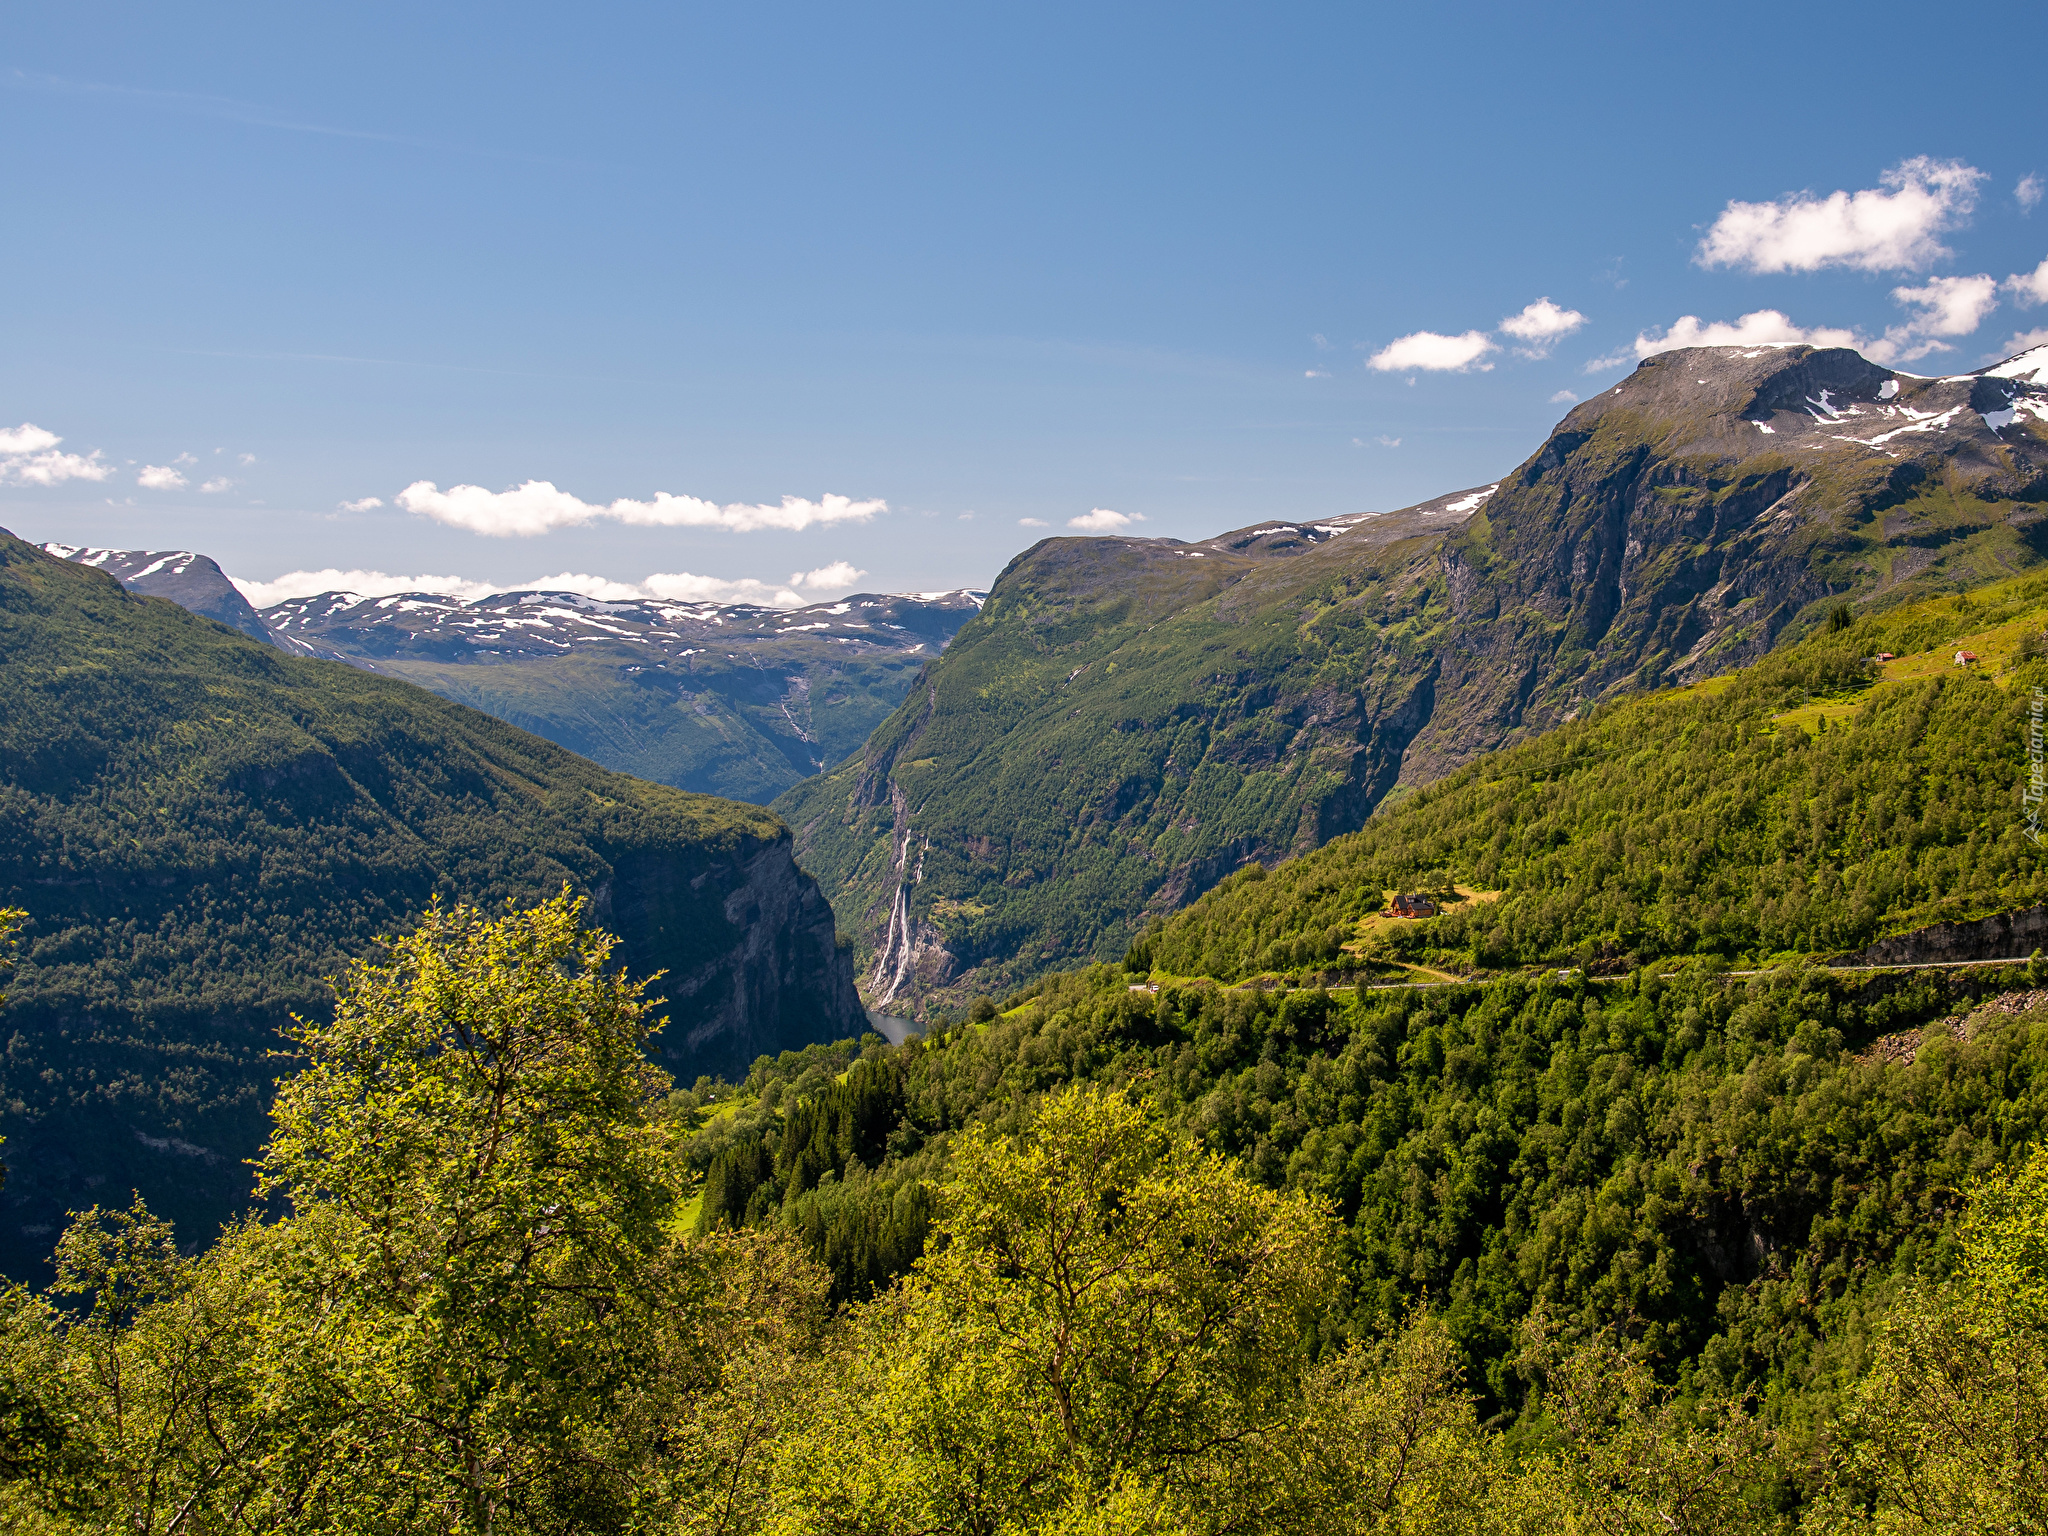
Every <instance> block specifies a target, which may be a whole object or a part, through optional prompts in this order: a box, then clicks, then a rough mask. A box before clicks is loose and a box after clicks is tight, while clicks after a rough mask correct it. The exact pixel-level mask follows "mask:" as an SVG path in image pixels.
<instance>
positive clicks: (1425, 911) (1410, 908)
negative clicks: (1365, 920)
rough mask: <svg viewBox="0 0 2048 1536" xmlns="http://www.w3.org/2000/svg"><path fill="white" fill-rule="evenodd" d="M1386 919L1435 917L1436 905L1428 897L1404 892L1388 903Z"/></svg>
mask: <svg viewBox="0 0 2048 1536" xmlns="http://www.w3.org/2000/svg"><path fill="white" fill-rule="evenodd" d="M1382 915H1383V916H1386V917H1435V916H1436V903H1435V902H1433V901H1431V900H1430V899H1429V898H1428V897H1427V896H1413V895H1410V894H1409V893H1408V892H1406V891H1403V892H1402V893H1401V894H1400V895H1398V896H1396V897H1395V898H1394V899H1393V900H1392V901H1390V902H1388V903H1387V910H1386V911H1385V913H1383V914H1382Z"/></svg>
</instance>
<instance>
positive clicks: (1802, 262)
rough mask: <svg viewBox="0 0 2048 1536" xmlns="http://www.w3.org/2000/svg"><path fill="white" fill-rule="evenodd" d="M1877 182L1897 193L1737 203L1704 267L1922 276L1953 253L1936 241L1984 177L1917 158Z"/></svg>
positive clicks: (1970, 204)
mask: <svg viewBox="0 0 2048 1536" xmlns="http://www.w3.org/2000/svg"><path fill="white" fill-rule="evenodd" d="M1878 179H1879V180H1880V181H1881V182H1882V183H1883V184H1884V186H1886V187H1888V188H1890V189H1891V190H1889V191H1879V190H1877V189H1875V188H1871V189H1868V190H1865V191H1862V192H1833V193H1830V194H1829V195H1828V196H1827V197H1825V198H1816V197H1814V196H1813V195H1812V194H1811V193H1808V192H1801V193H1799V194H1797V195H1796V196H1794V197H1790V198H1787V199H1786V200H1785V201H1783V202H1775V203H1740V202H1731V203H1729V205H1728V206H1727V207H1726V208H1724V209H1722V210H1721V216H1720V217H1719V218H1717V219H1716V220H1714V224H1713V227H1712V228H1711V229H1709V230H1708V231H1707V236H1706V238H1705V239H1704V240H1702V241H1701V242H1700V250H1699V257H1698V260H1699V263H1700V265H1701V266H1704V267H1718V266H1734V267H1743V268H1746V269H1747V270H1749V271H1751V272H1813V271H1817V270H1819V269H1820V268H1822V267H1855V268H1858V269H1859V270H1861V271H1865V272H1889V271H1908V272H1911V271H1917V270H1919V269H1920V268H1922V267H1925V266H1927V265H1928V264H1929V263H1930V262H1933V261H1937V260H1939V259H1941V258H1942V257H1944V256H1947V255H1948V254H1949V253H1948V251H1947V249H1946V248H1945V247H1944V246H1943V245H1942V244H1941V242H1940V241H1939V240H1937V239H1936V238H1935V237H1936V236H1937V235H1939V234H1940V233H1941V232H1942V231H1944V230H1947V229H1952V228H1954V227H1955V226H1956V225H1957V224H1959V223H1960V222H1961V221H1962V220H1963V219H1964V218H1965V217H1967V216H1968V215H1969V213H1970V210H1971V209H1973V208H1974V207H1976V205H1977V183H1978V182H1980V181H1982V180H1983V179H1984V173H1983V172H1982V171H1980V170H1978V169H1977V168H1976V167H1975V166H1970V165H1965V164H1963V162H1962V161H1960V160H1936V159H1933V158H1931V157H1930V156H1927V155H1918V156H1915V157H1914V158H1913V159H1911V160H1907V161H1903V162H1902V163H1900V164H1898V165H1895V166H1893V167H1892V168H1891V169H1890V170H1888V171H1886V172H1885V173H1884V175H1883V176H1881V177H1880V178H1878Z"/></svg>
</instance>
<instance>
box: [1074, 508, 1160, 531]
mask: <svg viewBox="0 0 2048 1536" xmlns="http://www.w3.org/2000/svg"><path fill="white" fill-rule="evenodd" d="M1143 521H1145V514H1144V513H1142V512H1131V513H1124V512H1112V511H1110V510H1109V509H1108V508H1107V507H1097V508H1096V509H1095V510H1094V511H1092V512H1088V513H1085V514H1084V515H1082V516H1080V517H1070V518H1068V519H1067V526H1068V527H1069V528H1078V529H1080V530H1081V531H1082V532H1083V533H1115V532H1116V531H1117V530H1118V529H1119V528H1128V527H1130V526H1131V524H1133V523H1142V522H1143Z"/></svg>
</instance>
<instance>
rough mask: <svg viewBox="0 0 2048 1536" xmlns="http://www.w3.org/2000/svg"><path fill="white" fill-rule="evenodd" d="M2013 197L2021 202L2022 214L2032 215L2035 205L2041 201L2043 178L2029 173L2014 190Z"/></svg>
mask: <svg viewBox="0 0 2048 1536" xmlns="http://www.w3.org/2000/svg"><path fill="white" fill-rule="evenodd" d="M2012 195H2013V196H2014V197H2015V198H2017V199H2018V200H2019V205H2020V212H2021V213H2032V212H2033V211H2034V204H2036V203H2038V202H2040V201H2041V178H2040V177H2039V176H2036V175H2035V174H2034V173H2033V172H2032V171H2029V172H2028V173H2027V174H2026V175H2024V176H2022V177H2021V178H2020V184H2019V185H2018V186H2016V187H2014V188H2013V189H2012Z"/></svg>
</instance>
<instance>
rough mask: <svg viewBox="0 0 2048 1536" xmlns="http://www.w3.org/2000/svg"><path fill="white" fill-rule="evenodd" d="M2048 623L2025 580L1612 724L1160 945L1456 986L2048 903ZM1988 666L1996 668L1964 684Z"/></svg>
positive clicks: (1380, 825) (1779, 660)
mask: <svg viewBox="0 0 2048 1536" xmlns="http://www.w3.org/2000/svg"><path fill="white" fill-rule="evenodd" d="M2044 629H2048V581H2044V580H2042V579H2040V578H2027V579H2022V580H2020V581H2016V582H2008V583H2004V584H2000V585H1997V586H1993V587H1990V588H1984V589H1979V590H1977V591H1976V592H1974V593H1971V594H1968V595H1964V596H1959V597H1952V598H1942V599H1938V600H1932V601H1928V602H1924V603H1919V604H1909V605H1906V606H1904V607H1901V608H1899V609H1896V610H1893V611H1892V612H1891V613H1889V614H1886V615H1883V616H1880V617H1875V618H1868V619H1864V620H1861V621H1857V622H1854V623H1851V624H1849V625H1848V627H1846V628H1843V629H1838V630H1828V631H1824V632H1822V633H1820V634H1817V635H1815V636H1814V637H1812V638H1810V639H1808V640H1807V641H1805V642H1804V643H1802V644H1800V645H1798V646H1795V647H1792V648H1790V649H1788V650H1785V651H1782V652H1779V653H1776V654H1774V655H1772V656H1770V657H1768V658H1766V659H1765V660H1764V661H1762V662H1759V663H1758V664H1756V665H1754V666H1752V667H1748V668H1745V669H1743V670H1741V671H1739V672H1737V673H1735V674H1733V675H1732V676H1730V677H1728V678H1726V679H1722V680H1717V681H1716V683H1714V684H1710V685H1706V686H1702V687H1699V688H1694V689H1689V690H1683V691H1680V692H1677V693H1673V694H1666V695H1658V696H1654V697H1651V698H1648V699H1642V700H1635V701H1629V702H1618V703H1615V704H1611V705H1608V706H1606V707H1604V708H1602V709H1601V710H1599V711H1597V712H1596V713H1594V714H1592V715H1591V716H1589V717H1588V718H1586V719H1582V720H1580V721H1577V722H1574V723H1573V724H1570V725H1567V726H1564V727H1561V728H1560V729H1558V730H1556V731H1554V732H1552V733H1550V734H1549V735H1547V736H1544V737H1541V738H1539V739H1537V740H1535V741H1533V742H1529V743H1525V744H1523V745H1521V746H1517V747H1514V748H1511V749H1509V750H1507V751H1504V752H1499V753H1495V754H1492V755H1491V756H1488V757H1485V758H1482V759H1480V760H1479V761H1478V762H1475V763H1474V764H1472V765H1471V766H1470V767H1467V768H1465V769H1462V770H1460V771H1459V772H1457V773H1455V774H1453V775H1452V776H1451V777H1449V778H1448V779H1446V780H1444V781H1443V782H1441V783H1439V784H1437V785H1434V786H1431V787H1430V788H1428V789H1425V790H1423V791H1421V792H1420V793H1418V794H1416V795H1414V796H1413V797H1411V798H1409V799H1407V800H1405V801H1403V802H1401V803H1399V804H1397V805H1394V806H1391V807H1389V808H1388V809H1386V810H1384V811H1382V812H1381V813H1380V814H1379V815H1378V816H1376V817H1374V818H1373V820H1372V821H1371V822H1369V823H1368V824H1367V825H1366V827H1365V829H1364V830H1363V831H1361V832H1358V833H1356V834H1354V835H1352V836H1349V837H1345V838H1340V839H1338V840H1336V841H1335V842H1333V843H1331V844H1330V845H1329V846H1328V847H1325V848H1323V849H1320V850H1318V851H1317V852H1316V853H1314V854H1311V855H1309V856H1307V857H1305V858H1302V859H1298V860H1295V861H1293V862H1292V863H1288V864H1283V865H1281V866H1280V867H1278V868H1276V869H1274V870H1273V871H1271V872H1270V873H1269V872H1267V871H1265V870H1263V869H1259V870H1247V871H1245V872H1243V873H1242V874H1239V875H1236V876H1233V877H1232V878H1231V879H1230V880H1229V881H1226V882H1225V883H1224V885H1223V886H1221V887H1219V888H1218V889H1216V890H1214V891H1211V892H1209V893H1208V894H1207V895H1205V896H1204V897H1203V898H1202V899H1200V900H1199V901H1197V902H1195V903H1194V904H1193V905H1192V906H1191V907H1190V908H1189V909H1188V910H1187V911H1185V912H1182V913H1180V914H1177V915H1175V916H1174V917H1171V918H1168V919H1165V920H1163V921H1161V922H1158V923H1156V924H1155V925H1154V926H1153V928H1152V929H1151V930H1150V932H1149V934H1148V936H1147V937H1146V939H1145V940H1144V941H1143V943H1142V944H1141V950H1142V952H1143V953H1144V955H1145V958H1146V959H1147V960H1148V961H1149V963H1150V964H1151V965H1155V966H1157V967H1158V968H1159V969H1161V970H1162V971H1165V972H1170V973H1173V974H1177V975H1207V976H1214V977H1216V978H1218V979H1221V980H1225V981H1235V980H1237V979H1239V978H1240V977H1244V976H1250V975H1254V974H1257V973H1259V972H1261V971H1275V972H1282V973H1285V972H1298V973H1302V974H1308V973H1313V972H1316V971H1318V970H1327V969H1331V968H1336V969H1345V968H1349V967H1354V966H1356V965H1357V964H1358V963H1359V962H1358V960H1357V959H1356V958H1355V957H1356V954H1357V952H1358V951H1359V950H1360V949H1361V948H1362V947H1370V948H1371V949H1372V950H1373V951H1374V954H1375V956H1376V957H1377V958H1380V959H1382V960H1385V959H1399V958H1402V957H1406V958H1411V959H1421V960H1425V961H1434V962H1436V963H1439V964H1448V965H1450V966H1452V967H1453V968H1454V969H1469V968H1473V967H1477V968H1481V969H1489V968H1499V967H1503V966H1513V965H1518V964H1527V963H1535V962H1543V961H1559V960H1572V959H1575V958H1576V959H1578V960H1581V961H1587V962H1591V963H1593V964H1595V965H1596V967H1599V966H1606V967H1609V968H1612V967H1615V966H1626V965H1629V964H1634V963H1639V962H1641V961H1642V960H1645V959H1649V958H1653V957H1656V956H1663V955H1684V954H1692V953H1696V952H1707V953H1713V954H1718V955H1723V956H1726V957H1728V958H1730V959H1741V960H1751V961H1754V960H1760V959H1766V958H1768V957H1770V956H1773V955H1776V954H1781V953H1807V954H1810V953H1824V952H1829V951H1843V950H1850V949H1855V948H1859V947H1861V946H1863V945H1866V944H1868V943H1870V942H1871V941H1872V940H1874V939H1876V938H1878V937H1880V936H1881V935H1883V934H1886V933H1890V932H1896V931H1900V930H1905V929H1912V928H1918V927H1922V926H1925V925H1927V924H1930V923H1934V922H1937V921H1942V920H1947V919H1959V918H1974V917H1979V916H1982V915H1984V914H1986V913H1992V912H1998V911H2003V910H2007V909H2010V908H2014V907H2021V906H2027V905H2031V904H2034V903H2038V902H2040V901H2042V900H2043V899H2044V898H2048V876H2044V872H2043V869H2042V863H2041V849H2040V847H2039V846H2038V844H2037V843H2036V842H2035V840H2034V838H2033V837H2032V836H2031V835H2030V834H2031V825H2030V823H2029V821H2028V819H2027V816H2026V809H2027V808H2026V804H2025V802H2024V800H2023V798H2022V796H2023V794H2024V792H2025V789H2026V781H2027V772H2028V765H2027V757H2026V728H2027V713H2028V710H2029V709H2030V708H2031V700H2032V695H2033V691H2034V690H2035V689H2036V688H2040V687H2048V664H2044V663H2043V662H2042V661H2041V660H2040V659H2039V657H2040V656H2041V655H2042V653H2043V651H2044V649H2048V646H2044V642H2043V641H2042V639H2041V635H2042V632H2043V631H2044ZM1964 648H1970V649H1972V650H1974V651H1975V652H1976V653H1977V654H1979V655H1980V656H1981V657H1982V660H1981V662H1980V664H1979V665H1978V666H1976V667H1972V668H1960V667H1957V666H1956V665H1955V664H1954V659H1953V658H1954V653H1955V652H1956V651H1957V650H1959V649H1964ZM1888 652H1889V653H1896V654H1897V658H1898V659H1896V660H1894V661H1891V662H1887V663H1883V664H1873V663H1871V662H1869V661H1868V660H1867V659H1866V658H1869V657H1871V656H1874V655H1877V654H1881V653H1888ZM1453 883H1456V884H1461V885H1464V886H1466V887H1467V888H1468V889H1477V890H1481V891H1486V892H1499V893H1500V895H1499V898H1498V899H1497V900H1493V901H1468V902H1462V903H1459V904H1457V905H1455V906H1453V907H1451V908H1450V910H1449V911H1447V912H1446V913H1445V915H1443V916H1442V917H1439V918H1436V919H1434V920H1431V921H1427V922H1418V923H1398V924H1391V925H1373V924H1370V923H1367V924H1366V925H1365V926H1364V927H1363V928H1362V927H1361V922H1362V920H1365V919H1368V918H1369V916H1370V914H1372V913H1374V912H1376V911H1378V910H1379V909H1380V908H1381V906H1382V905H1383V903H1384V901H1385V898H1386V895H1387V893H1388V892H1389V891H1392V890H1395V889H1410V888H1414V887H1416V886H1418V885H1420V886H1423V887H1431V888H1434V887H1448V886H1450V885H1452V884H1453ZM1361 941H1363V943H1362V942H1361ZM1347 951H1348V952H1347Z"/></svg>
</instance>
